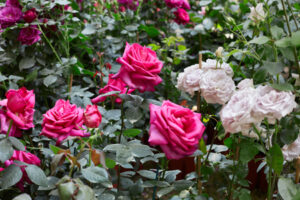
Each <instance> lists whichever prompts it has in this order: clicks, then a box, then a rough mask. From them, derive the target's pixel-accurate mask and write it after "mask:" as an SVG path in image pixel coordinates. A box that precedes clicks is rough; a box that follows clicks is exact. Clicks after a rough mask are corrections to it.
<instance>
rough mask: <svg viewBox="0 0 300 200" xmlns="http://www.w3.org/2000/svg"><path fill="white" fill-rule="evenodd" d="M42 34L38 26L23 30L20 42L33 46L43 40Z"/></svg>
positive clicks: (19, 37)
mask: <svg viewBox="0 0 300 200" xmlns="http://www.w3.org/2000/svg"><path fill="white" fill-rule="evenodd" d="M40 34H41V32H40V31H39V30H38V28H37V26H36V25H31V26H29V27H26V28H22V29H21V31H20V33H19V36H18V40H19V41H20V42H21V43H22V44H26V45H32V44H34V43H36V42H38V41H39V40H40V39H41V37H40Z"/></svg>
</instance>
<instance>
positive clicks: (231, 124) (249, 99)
mask: <svg viewBox="0 0 300 200" xmlns="http://www.w3.org/2000/svg"><path fill="white" fill-rule="evenodd" d="M256 101H257V93H256V91H255V89H254V88H251V87H249V88H245V89H243V90H238V91H236V92H235V93H234V94H233V95H232V97H231V99H230V100H229V102H228V103H227V104H226V105H225V106H224V107H223V108H222V110H221V111H220V117H221V121H222V124H223V127H224V128H225V131H226V132H229V133H238V132H242V133H244V134H246V133H249V131H250V129H251V128H252V124H257V123H260V121H261V119H260V118H255V117H254V116H253V112H252V109H253V107H254V106H255V104H256Z"/></svg>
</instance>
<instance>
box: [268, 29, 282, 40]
mask: <svg viewBox="0 0 300 200" xmlns="http://www.w3.org/2000/svg"><path fill="white" fill-rule="evenodd" d="M271 33H272V36H273V37H274V38H275V39H276V40H279V39H280V38H281V37H282V36H283V34H284V31H283V29H282V28H279V27H278V26H272V27H271Z"/></svg>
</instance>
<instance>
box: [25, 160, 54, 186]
mask: <svg viewBox="0 0 300 200" xmlns="http://www.w3.org/2000/svg"><path fill="white" fill-rule="evenodd" d="M25 171H26V173H27V175H28V177H29V179H30V180H31V181H32V182H33V183H35V184H36V185H40V186H44V187H47V186H48V180H47V177H46V175H45V173H44V171H43V170H42V169H41V168H39V167H38V166H36V165H28V166H27V167H26V168H25Z"/></svg>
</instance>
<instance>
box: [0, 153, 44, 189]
mask: <svg viewBox="0 0 300 200" xmlns="http://www.w3.org/2000/svg"><path fill="white" fill-rule="evenodd" d="M14 161H21V162H24V163H27V164H31V165H37V166H40V165H41V161H40V159H39V158H38V157H37V156H36V155H34V154H32V153H28V152H25V151H17V150H14V153H13V156H12V157H11V158H10V159H9V160H7V161H5V162H4V164H5V166H6V167H8V166H9V165H11V164H13V162H14ZM17 165H18V166H19V167H21V170H22V172H23V176H22V178H21V180H20V181H19V182H18V183H17V187H18V188H19V189H20V190H21V191H24V183H25V181H26V182H27V183H32V182H31V181H30V179H29V178H28V176H27V173H26V171H25V168H26V167H27V166H26V165H19V164H17Z"/></svg>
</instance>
